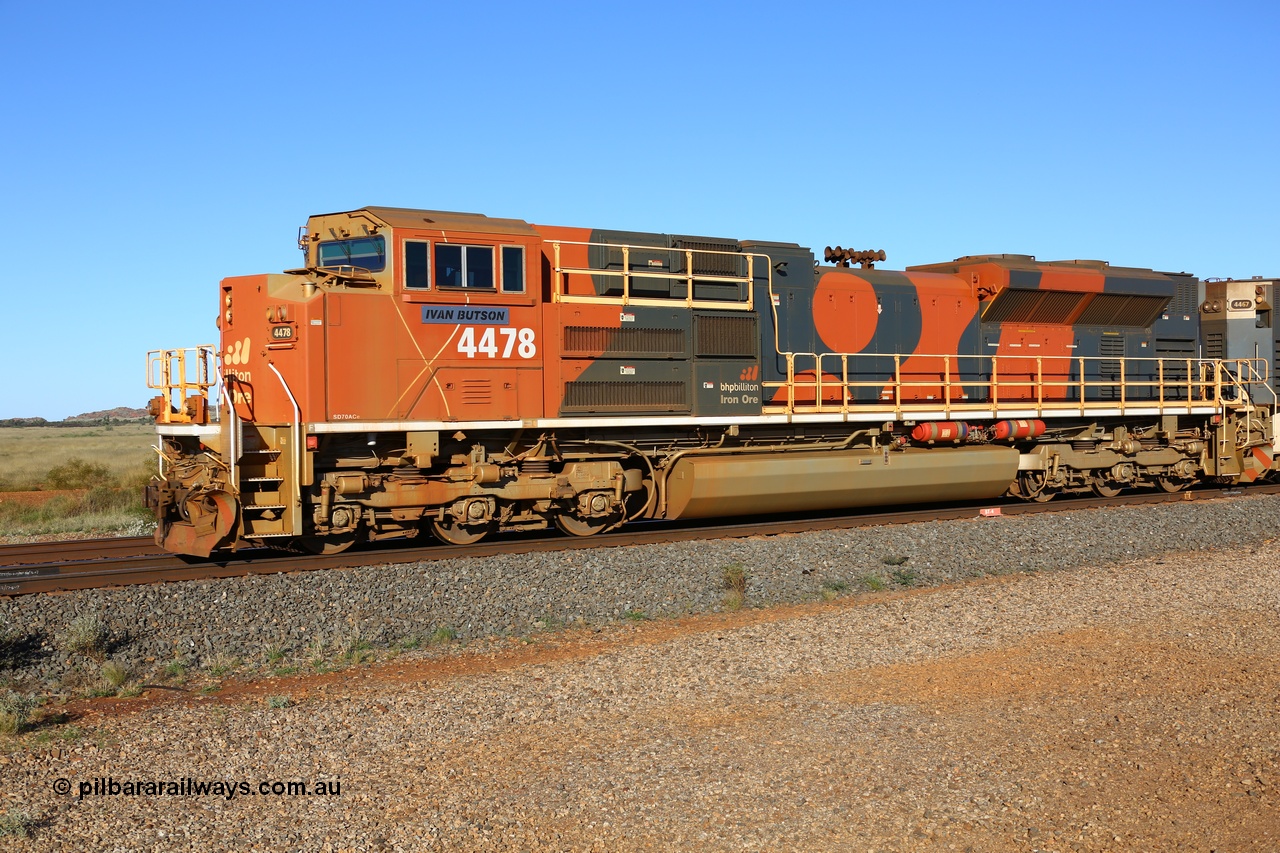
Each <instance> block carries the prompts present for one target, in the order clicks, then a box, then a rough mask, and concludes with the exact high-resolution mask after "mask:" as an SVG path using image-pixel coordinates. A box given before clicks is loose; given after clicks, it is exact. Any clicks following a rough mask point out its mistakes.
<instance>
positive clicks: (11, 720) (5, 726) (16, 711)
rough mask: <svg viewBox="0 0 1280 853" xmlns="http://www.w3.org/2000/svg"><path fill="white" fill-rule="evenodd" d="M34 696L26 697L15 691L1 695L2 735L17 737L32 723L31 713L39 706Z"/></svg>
mask: <svg viewBox="0 0 1280 853" xmlns="http://www.w3.org/2000/svg"><path fill="white" fill-rule="evenodd" d="M39 704H40V703H39V701H38V700H37V699H36V698H35V697H34V696H24V695H22V694H21V693H16V692H14V691H13V690H6V691H5V692H4V693H3V694H0V734H6V735H16V734H19V733H20V732H22V730H23V729H25V728H26V727H27V724H28V723H29V722H31V712H32V711H34V710H35V708H36V706H37V705H39Z"/></svg>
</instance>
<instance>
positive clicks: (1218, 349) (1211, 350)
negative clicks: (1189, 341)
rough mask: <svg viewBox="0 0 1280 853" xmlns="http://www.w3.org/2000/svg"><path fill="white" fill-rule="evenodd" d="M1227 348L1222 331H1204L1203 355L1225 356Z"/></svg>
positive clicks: (1209, 356) (1208, 356)
mask: <svg viewBox="0 0 1280 853" xmlns="http://www.w3.org/2000/svg"><path fill="white" fill-rule="evenodd" d="M1226 352H1227V348H1226V346H1225V345H1224V341H1223V337H1222V332H1206V333H1205V336H1204V357H1205V358H1225V357H1226Z"/></svg>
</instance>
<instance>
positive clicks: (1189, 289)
mask: <svg viewBox="0 0 1280 853" xmlns="http://www.w3.org/2000/svg"><path fill="white" fill-rule="evenodd" d="M1197 296H1198V293H1197V292H1196V282H1195V279H1189V280H1183V279H1179V280H1178V283H1177V285H1176V288H1175V290H1174V292H1173V301H1172V302H1170V303H1169V314H1170V316H1173V315H1177V316H1178V317H1189V316H1191V315H1192V314H1195V313H1196V301H1197Z"/></svg>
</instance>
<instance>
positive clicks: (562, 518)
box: [554, 513, 614, 536]
mask: <svg viewBox="0 0 1280 853" xmlns="http://www.w3.org/2000/svg"><path fill="white" fill-rule="evenodd" d="M554 521H555V523H556V527H558V528H560V532H561V533H567V534H569V535H570V536H593V535H595V534H596V533H599V532H600V531H601V530H604V529H605V528H607V527H609V525H611V524H613V522H614V519H613V518H612V517H605V518H578V517H577V516H576V515H568V514H566V513H558V514H557V515H556V517H555V519H554Z"/></svg>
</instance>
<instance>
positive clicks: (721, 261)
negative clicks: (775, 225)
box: [676, 240, 747, 276]
mask: <svg viewBox="0 0 1280 853" xmlns="http://www.w3.org/2000/svg"><path fill="white" fill-rule="evenodd" d="M676 248H677V249H692V250H693V274H694V275H695V276H697V275H714V276H742V275H746V274H747V273H746V266H747V259H746V258H744V257H742V256H740V255H722V254H718V253H720V252H737V251H740V249H739V246H738V244H737V243H710V242H705V241H699V240H677V241H676ZM699 250H701V251H699ZM711 252H716V253H717V254H711ZM677 264H678V267H677V269H678V270H679V271H680V272H684V268H685V257H684V252H680V253H679V260H678V261H677Z"/></svg>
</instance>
